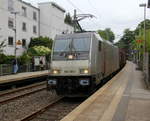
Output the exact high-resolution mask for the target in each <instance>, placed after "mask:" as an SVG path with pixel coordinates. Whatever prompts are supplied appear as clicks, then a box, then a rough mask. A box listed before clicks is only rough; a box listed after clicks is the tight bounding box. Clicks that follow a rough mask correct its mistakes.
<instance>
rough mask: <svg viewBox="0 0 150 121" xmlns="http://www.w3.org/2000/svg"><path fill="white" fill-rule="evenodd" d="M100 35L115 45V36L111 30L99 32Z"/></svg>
mask: <svg viewBox="0 0 150 121" xmlns="http://www.w3.org/2000/svg"><path fill="white" fill-rule="evenodd" d="M98 33H99V35H100V36H101V37H102V38H103V39H105V40H108V41H110V42H112V43H113V40H114V39H115V35H114V33H113V32H112V30H111V29H110V28H106V29H105V30H98Z"/></svg>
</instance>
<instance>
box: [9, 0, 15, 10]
mask: <svg viewBox="0 0 150 121" xmlns="http://www.w3.org/2000/svg"><path fill="white" fill-rule="evenodd" d="M8 10H9V11H14V2H13V0H8Z"/></svg>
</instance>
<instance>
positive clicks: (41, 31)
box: [0, 0, 73, 56]
mask: <svg viewBox="0 0 150 121" xmlns="http://www.w3.org/2000/svg"><path fill="white" fill-rule="evenodd" d="M64 13H65V10H64V9H63V8H61V7H60V6H58V5H57V4H56V3H52V2H48V3H39V8H36V7H34V6H32V5H31V4H29V3H26V2H24V1H22V0H0V42H1V41H3V40H5V44H6V47H5V48H4V54H6V55H15V54H16V55H17V56H20V55H22V53H23V52H24V51H26V50H27V48H28V45H29V43H30V40H31V38H35V37H39V36H44V37H49V38H52V39H54V37H55V35H56V34H61V33H66V32H68V33H69V32H73V27H71V26H69V25H67V24H65V23H64ZM15 48H16V52H15Z"/></svg>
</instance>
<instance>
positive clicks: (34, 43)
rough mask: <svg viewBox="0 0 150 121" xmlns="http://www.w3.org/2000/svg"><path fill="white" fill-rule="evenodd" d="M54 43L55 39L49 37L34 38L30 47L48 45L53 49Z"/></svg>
mask: <svg viewBox="0 0 150 121" xmlns="http://www.w3.org/2000/svg"><path fill="white" fill-rule="evenodd" d="M52 43H53V40H52V39H50V38H48V37H38V38H33V39H31V41H30V44H29V48H31V47H34V46H44V47H48V48H49V49H51V48H52Z"/></svg>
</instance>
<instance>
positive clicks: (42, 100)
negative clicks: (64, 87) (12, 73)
mask: <svg viewBox="0 0 150 121" xmlns="http://www.w3.org/2000/svg"><path fill="white" fill-rule="evenodd" d="M56 98H58V96H56V94H55V93H52V92H47V91H46V90H44V91H41V92H38V93H34V94H31V95H29V96H25V97H23V98H20V99H18V100H14V101H12V102H9V103H7V104H2V105H0V121H17V120H19V119H22V118H23V117H25V116H27V115H29V114H31V113H33V112H35V111H37V110H38V109H40V108H42V107H43V106H46V105H47V104H49V102H51V101H52V100H54V99H56Z"/></svg>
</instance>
